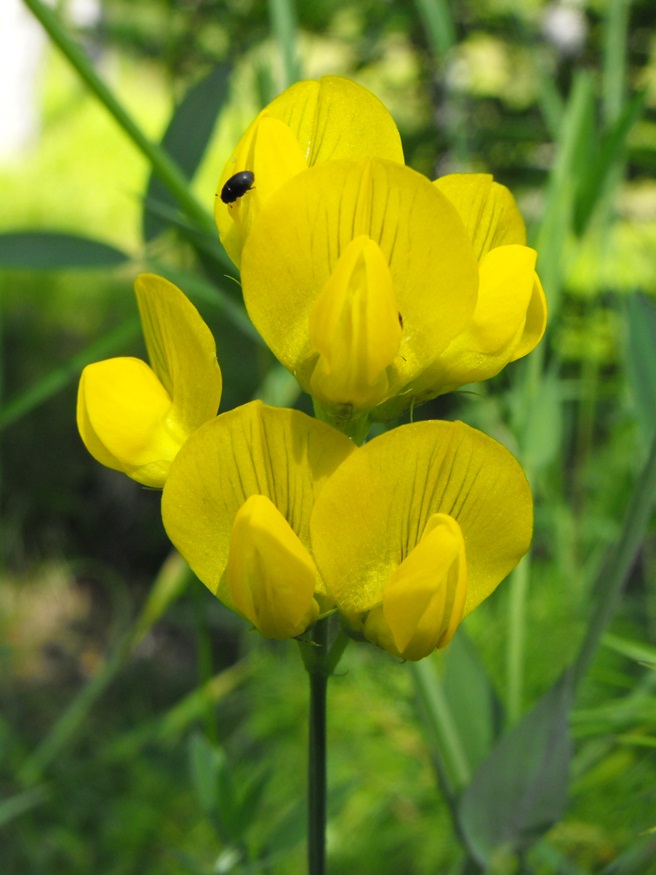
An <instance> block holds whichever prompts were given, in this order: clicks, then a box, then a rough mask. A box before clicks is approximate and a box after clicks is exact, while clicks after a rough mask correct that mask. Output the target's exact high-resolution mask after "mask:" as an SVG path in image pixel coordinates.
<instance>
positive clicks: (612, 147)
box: [574, 90, 647, 236]
mask: <svg viewBox="0 0 656 875" xmlns="http://www.w3.org/2000/svg"><path fill="white" fill-rule="evenodd" d="M646 101H647V91H646V90H645V91H642V92H640V93H639V94H636V95H635V97H634V98H633V100H632V101H631V102H630V103H629V104H628V105H627V106H626V107H625V108H624V110H623V112H622V113H621V115H620V116H619V118H618V119H617V121H616V122H615V123H614V124H613V126H612V127H611V128H610V130H609V131H608V132H607V133H606V134H605V135H604V137H603V138H602V140H601V145H600V147H599V151H598V153H597V155H596V157H595V159H594V160H593V161H589V162H588V163H587V165H584V166H582V167H581V171H582V172H581V174H580V175H579V176H578V178H579V179H580V183H579V186H578V189H577V193H576V204H575V209H574V231H575V233H576V234H577V235H579V236H580V235H581V234H583V233H584V231H585V230H586V228H587V226H588V224H589V222H590V219H591V218H592V214H593V213H594V210H595V207H596V206H597V204H598V203H599V200H600V199H601V196H602V195H603V194H604V192H605V191H606V190H607V188H608V184H609V181H610V179H611V178H612V175H613V173H616V171H617V169H618V162H619V161H621V158H622V154H623V152H624V150H625V148H626V141H627V138H628V136H629V134H630V133H631V130H632V129H633V126H634V124H635V123H636V122H637V121H638V119H639V118H640V116H641V115H642V113H643V111H644V108H645V104H646Z"/></svg>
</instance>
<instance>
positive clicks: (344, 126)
mask: <svg viewBox="0 0 656 875" xmlns="http://www.w3.org/2000/svg"><path fill="white" fill-rule="evenodd" d="M267 111H268V112H269V114H270V115H272V116H273V117H275V118H278V119H280V120H281V121H283V122H285V124H287V125H289V127H290V128H291V130H292V131H293V132H294V135H295V136H296V139H297V140H298V142H299V143H300V145H301V149H302V151H303V154H304V155H305V158H306V161H307V164H308V166H309V167H313V166H314V165H315V164H321V163H322V162H323V161H334V160H336V159H338V158H387V159H388V160H389V161H396V162H397V163H398V164H403V163H404V159H403V147H402V145H401V137H400V135H399V132H398V129H397V127H396V124H395V123H394V119H393V118H392V116H391V115H390V114H389V112H388V110H387V109H386V108H385V106H384V104H383V103H382V102H381V101H380V100H379V99H378V98H377V97H376V96H375V95H374V94H372V93H371V92H370V91H368V90H367V89H366V88H363V87H362V85H358V84H357V83H356V82H352V81H351V80H350V79H344V78H342V77H341V76H323V77H322V78H321V79H319V80H306V81H304V82H297V83H296V84H295V85H292V86H291V87H290V88H288V89H287V90H286V91H284V92H283V93H282V94H281V95H280V96H279V97H276V99H275V100H274V101H273V102H272V103H270V104H269V106H268V108H267Z"/></svg>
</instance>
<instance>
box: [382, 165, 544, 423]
mask: <svg viewBox="0 0 656 875" xmlns="http://www.w3.org/2000/svg"><path fill="white" fill-rule="evenodd" d="M434 185H435V186H436V188H437V189H438V190H439V191H441V192H442V193H443V194H444V195H446V197H448V198H449V200H450V201H451V203H452V204H453V205H454V206H455V208H456V209H457V210H458V213H459V214H460V217H461V218H462V220H463V222H464V225H465V228H466V230H467V233H468V235H469V238H470V240H471V242H472V245H473V247H474V250H475V253H476V256H477V258H478V259H479V284H478V297H477V300H476V307H475V309H474V312H473V313H472V315H471V319H470V321H469V323H468V324H467V325H466V326H465V328H464V329H463V331H462V332H461V333H460V334H458V336H457V337H455V338H454V339H453V341H452V342H451V343H450V344H449V346H448V347H447V348H446V349H445V350H444V352H442V353H441V355H440V356H439V357H438V358H437V360H436V361H435V362H434V363H433V364H432V365H431V367H429V368H428V369H427V370H426V371H425V372H424V373H423V374H422V375H421V376H420V377H419V379H418V380H417V381H416V382H415V383H414V385H413V387H412V394H413V396H414V397H415V398H416V399H417V400H418V401H421V400H422V399H423V398H431V397H433V396H435V395H436V394H442V393H444V392H450V391H452V390H453V389H457V388H458V387H460V386H463V385H464V384H465V383H476V382H480V381H482V380H488V379H489V378H490V377H494V376H496V374H498V373H499V371H501V370H502V368H504V367H505V366H506V365H507V364H508V363H509V362H512V361H516V360H517V359H519V358H522V357H523V356H525V355H528V353H529V352H531V351H532V350H533V349H535V347H536V346H537V345H538V343H539V342H540V340H541V339H542V336H543V335H544V331H545V328H546V325H547V304H546V298H545V295H544V291H543V289H542V284H541V283H540V279H539V277H538V275H537V273H536V272H535V262H536V258H537V253H536V252H535V250H533V249H530V248H529V247H527V246H526V245H525V244H526V228H525V226H524V220H523V219H522V217H521V214H520V212H519V210H518V209H517V205H516V203H515V200H514V198H513V196H512V195H511V193H510V192H509V191H508V189H507V188H505V186H502V185H499V183H496V182H494V181H493V179H492V177H491V176H490V175H489V174H483V173H468V174H463V173H457V174H451V175H449V176H444V177H442V178H441V179H438V180H436V181H435V183H434ZM402 406H403V404H402V403H401V404H399V403H398V402H396V403H395V402H392V403H391V404H390V405H388V406H387V408H386V409H384V411H381V412H382V413H384V415H387V416H389V415H391V413H392V412H393V410H394V408H395V407H396V408H397V409H398V408H399V407H402Z"/></svg>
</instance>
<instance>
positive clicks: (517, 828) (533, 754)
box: [458, 673, 572, 866]
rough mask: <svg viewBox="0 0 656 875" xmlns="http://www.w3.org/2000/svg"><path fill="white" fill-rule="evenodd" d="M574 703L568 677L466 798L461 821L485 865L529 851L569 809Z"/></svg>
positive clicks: (503, 744)
mask: <svg viewBox="0 0 656 875" xmlns="http://www.w3.org/2000/svg"><path fill="white" fill-rule="evenodd" d="M571 702H572V684H571V677H570V675H569V673H566V674H565V675H563V677H562V678H561V680H560V681H559V682H558V683H557V684H555V685H554V686H553V687H552V688H551V689H550V690H549V691H548V692H547V693H545V695H544V696H542V698H541V699H539V700H538V702H537V704H536V705H535V706H534V707H533V708H532V709H531V711H529V712H528V714H526V716H525V717H524V718H523V719H522V720H521V721H520V722H519V723H518V724H516V726H515V727H514V728H513V729H512V730H511V731H510V732H509V733H508V734H507V735H505V736H504V737H503V738H502V739H501V741H500V742H499V744H498V745H497V746H496V748H494V750H493V751H492V753H491V754H490V756H489V757H488V758H487V759H486V760H485V761H484V762H483V763H482V764H481V765H480V766H479V768H478V769H477V771H476V772H475V774H474V777H473V779H472V781H471V783H470V784H469V786H468V787H467V788H466V790H465V791H464V793H463V794H462V797H461V799H460V804H459V807H458V820H459V823H460V827H461V829H462V833H463V836H464V839H465V842H466V844H467V847H468V849H469V852H470V854H471V855H472V856H473V857H474V858H475V859H476V860H477V861H478V862H479V863H480V864H481V865H483V866H485V865H487V864H488V863H489V861H490V860H491V858H492V857H493V855H494V854H496V853H497V852H499V851H501V850H502V849H506V850H511V851H515V852H516V851H522V850H525V849H526V848H528V847H530V846H531V845H532V844H533V843H534V842H535V841H536V839H537V838H539V836H541V835H542V834H543V833H544V832H546V831H547V830H548V829H549V827H550V826H552V824H554V823H556V821H557V820H558V819H559V818H560V816H561V814H562V812H563V810H564V809H565V805H566V803H567V790H568V786H569V761H570V756H571V743H570V739H569V735H568V731H567V715H568V712H569V709H570V706H571Z"/></svg>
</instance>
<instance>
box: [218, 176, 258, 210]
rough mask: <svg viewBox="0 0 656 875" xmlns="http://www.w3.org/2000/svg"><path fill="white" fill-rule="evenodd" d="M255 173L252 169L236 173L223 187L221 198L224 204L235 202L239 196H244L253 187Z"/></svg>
mask: <svg viewBox="0 0 656 875" xmlns="http://www.w3.org/2000/svg"><path fill="white" fill-rule="evenodd" d="M254 182H255V174H254V173H252V172H251V171H250V170H241V171H240V172H239V173H235V175H234V176H231V177H230V179H229V180H228V181H227V182H226V184H225V185H224V186H223V188H222V189H221V200H222V201H223V203H224V204H234V202H235V201H236V200H237V198H240V197H243V196H244V195H245V194H246V192H247V191H250V190H251V188H253V183H254Z"/></svg>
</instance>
